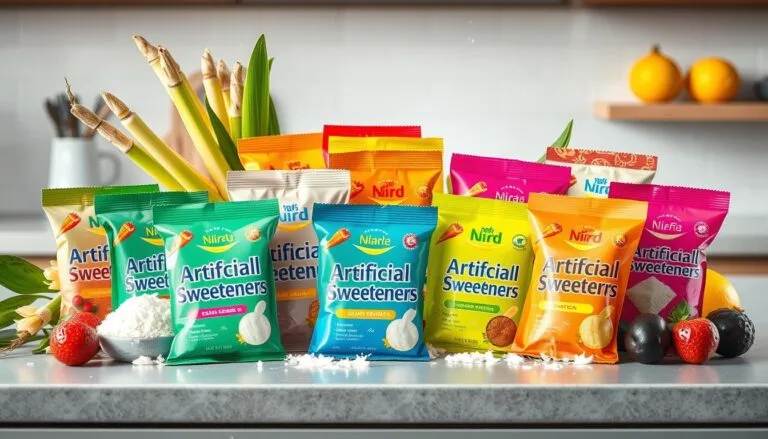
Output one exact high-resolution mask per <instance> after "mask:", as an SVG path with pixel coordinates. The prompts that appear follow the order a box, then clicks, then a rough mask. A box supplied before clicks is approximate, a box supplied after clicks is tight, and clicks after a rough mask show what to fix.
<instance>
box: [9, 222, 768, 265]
mask: <svg viewBox="0 0 768 439" xmlns="http://www.w3.org/2000/svg"><path fill="white" fill-rule="evenodd" d="M767 220H768V219H766V218H765V217H761V216H737V215H731V216H729V217H728V218H727V219H726V221H725V223H724V224H723V228H722V230H721V231H720V233H719V234H718V236H717V238H716V239H715V242H714V243H713V244H712V246H711V247H710V249H709V250H708V252H707V253H708V254H709V255H714V256H729V255H735V256H746V255H749V256H752V255H754V256H759V255H768V228H766V227H765V222H766V221H767ZM0 254H12V255H17V256H53V255H55V254H56V243H55V241H54V239H53V234H52V233H51V230H50V226H49V225H48V220H47V219H46V218H45V216H44V215H42V214H40V215H39V216H34V217H11V218H8V217H0Z"/></svg>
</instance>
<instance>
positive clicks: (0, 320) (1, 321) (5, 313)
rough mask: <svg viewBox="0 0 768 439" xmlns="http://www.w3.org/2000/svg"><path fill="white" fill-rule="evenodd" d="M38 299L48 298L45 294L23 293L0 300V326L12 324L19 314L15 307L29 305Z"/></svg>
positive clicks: (18, 317)
mask: <svg viewBox="0 0 768 439" xmlns="http://www.w3.org/2000/svg"><path fill="white" fill-rule="evenodd" d="M38 299H48V300H50V299H51V298H50V297H47V296H39V295H36V294H23V295H19V296H13V297H9V298H7V299H5V300H3V301H0V328H5V327H6V326H10V325H12V324H13V323H14V322H15V321H16V320H18V319H20V318H21V316H20V315H18V314H17V313H16V308H18V307H21V306H26V305H31V304H32V303H34V302H35V301H36V300H38Z"/></svg>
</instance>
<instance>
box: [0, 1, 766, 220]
mask: <svg viewBox="0 0 768 439" xmlns="http://www.w3.org/2000/svg"><path fill="white" fill-rule="evenodd" d="M766 23H768V11H760V10H751V11H740V10H695V9H669V10H668V9H656V10H648V9H631V10H606V9H599V10H588V9H571V8H516V7H509V8H507V7H501V8H493V7H490V8H489V7H478V8H471V7H445V8H434V7H402V8H401V7H341V6H329V7H274V6H272V7H226V8H208V7H206V8H194V7H184V8H176V9H173V10H172V9H168V8H139V7H136V8H93V9H90V8H71V9H67V8H61V9H47V8H29V9H19V10H17V9H3V10H0V59H3V60H5V62H4V63H3V64H2V67H0V133H2V136H0V214H6V213H29V212H38V211H39V207H38V206H39V190H40V188H41V187H43V186H44V185H45V183H46V180H47V169H48V162H47V160H48V154H49V152H48V148H49V143H50V138H51V136H52V129H51V127H50V124H49V122H48V121H47V119H46V117H45V114H44V111H43V107H42V102H43V99H44V98H45V97H46V96H49V95H52V94H53V93H56V92H58V91H61V90H62V85H63V77H64V76H67V77H68V78H69V79H70V81H71V82H72V84H73V86H74V87H75V89H76V91H77V92H78V93H80V94H81V95H82V97H83V98H84V99H83V100H84V102H85V103H87V104H91V103H92V102H93V100H94V98H95V97H96V94H97V93H98V92H100V91H102V90H109V91H111V92H113V93H115V94H116V95H117V96H120V97H121V98H123V99H124V100H125V101H126V102H127V103H128V104H129V105H130V106H131V107H133V108H134V109H135V110H136V111H137V112H139V113H140V114H141V115H142V117H143V118H144V119H145V120H146V121H147V122H148V123H149V124H150V126H152V127H153V128H154V129H155V130H157V131H158V132H163V131H164V130H166V128H167V126H168V114H169V105H170V104H169V102H168V100H167V98H166V96H165V94H164V93H163V90H162V88H161V86H160V84H159V82H158V81H157V79H156V77H155V75H154V73H153V72H152V71H151V69H150V68H148V67H147V66H146V63H145V62H144V61H143V58H142V57H141V55H140V54H139V53H138V51H137V50H136V49H135V47H134V45H133V42H132V41H131V38H130V37H131V35H132V34H143V35H144V36H146V37H147V38H148V39H149V40H150V41H152V42H154V43H162V44H164V45H166V46H168V47H169V48H170V49H171V50H172V51H173V53H174V56H175V57H176V58H177V60H179V62H180V63H181V65H182V67H183V68H184V69H185V70H186V71H191V70H194V69H197V68H198V65H199V57H200V54H201V52H202V50H203V48H206V47H208V48H210V49H211V50H212V51H213V53H214V55H215V56H216V57H217V58H225V59H226V60H227V62H228V63H229V64H230V65H231V64H232V62H233V61H234V60H235V59H238V60H240V61H241V62H243V63H247V59H248V56H249V55H250V51H251V49H252V46H253V43H254V42H255V40H256V38H257V37H258V36H259V34H261V33H265V34H266V35H267V39H268V44H269V49H270V55H272V56H274V57H276V61H275V67H274V70H273V75H272V88H273V92H274V94H275V98H276V101H277V104H278V107H279V110H278V111H279V112H280V115H281V123H282V126H283V129H284V131H286V132H308V131H313V130H319V129H320V127H321V126H322V124H323V123H326V122H332V123H391V124H403V123H420V124H422V125H423V126H424V133H425V135H430V136H442V137H445V142H446V148H447V150H448V151H449V152H453V151H471V152H473V153H477V154H488V155H502V156H508V157H519V158H524V159H535V158H537V157H538V156H540V155H541V153H542V151H543V147H544V146H545V145H546V144H547V143H548V142H550V141H551V140H553V139H554V138H555V137H556V136H557V135H558V134H559V132H560V130H561V129H562V127H563V125H564V124H565V122H566V121H567V120H568V119H570V118H575V119H576V125H575V132H574V137H573V144H574V145H577V146H578V145H581V146H585V147H596V148H608V149H618V150H628V151H636V152H645V153H654V154H658V155H660V156H661V160H660V169H659V173H658V177H657V180H656V181H658V182H660V183H668V184H687V185H701V186H708V187H723V188H727V189H730V190H731V191H732V192H733V211H734V214H736V215H760V214H768V205H766V203H764V202H762V201H759V202H758V201H756V200H766V199H768V173H766V172H764V170H763V168H764V167H765V164H766V162H767V161H768V148H766V140H765V139H766V138H768V125H767V124H650V123H616V122H606V121H602V120H598V119H595V118H594V117H593V116H592V103H593V101H594V100H597V99H603V100H627V99H631V94H630V92H629V90H628V87H627V85H626V74H627V70H628V69H629V67H630V65H631V63H632V62H633V61H634V60H635V59H636V58H638V57H639V56H642V55H643V54H644V53H646V52H647V50H648V47H649V46H650V45H651V44H652V43H655V42H659V43H661V44H662V47H663V48H664V50H665V51H667V52H668V53H670V54H671V55H672V56H674V57H675V58H676V59H677V60H678V62H679V63H680V64H681V65H682V66H683V67H686V66H688V65H690V63H691V62H693V61H695V60H696V59H697V58H700V57H704V56H708V55H719V56H723V57H726V58H729V59H731V60H732V61H733V62H734V63H736V64H737V66H738V68H739V69H740V71H741V72H742V74H743V76H744V77H745V78H749V79H750V80H752V79H753V78H757V77H760V76H763V75H766V74H768V26H766ZM101 147H102V148H103V149H104V150H105V151H111V149H112V147H111V146H110V145H106V144H102V146H101ZM123 163H124V178H123V180H122V182H123V183H130V182H145V181H147V178H146V176H144V175H142V172H141V171H140V170H138V169H136V167H135V166H133V165H132V164H131V163H130V162H129V161H128V160H123Z"/></svg>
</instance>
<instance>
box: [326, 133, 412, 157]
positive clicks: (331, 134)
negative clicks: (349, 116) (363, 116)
mask: <svg viewBox="0 0 768 439" xmlns="http://www.w3.org/2000/svg"><path fill="white" fill-rule="evenodd" d="M331 136H343V137H376V136H388V137H421V126H419V125H324V126H323V160H325V164H326V166H329V167H330V165H329V161H328V160H329V158H328V138H329V137H331Z"/></svg>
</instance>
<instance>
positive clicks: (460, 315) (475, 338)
mask: <svg viewBox="0 0 768 439" xmlns="http://www.w3.org/2000/svg"><path fill="white" fill-rule="evenodd" d="M433 205H434V206H435V207H437V209H438V223H437V229H436V230H435V233H434V234H433V235H432V246H431V248H430V251H429V266H428V271H427V298H426V308H425V309H426V312H425V316H426V330H425V337H426V341H427V342H428V343H431V344H432V345H434V346H437V347H440V348H444V349H446V350H447V351H449V352H465V351H486V350H493V351H499V352H509V351H510V347H511V345H512V343H513V342H514V340H515V333H516V332H517V325H518V323H519V321H520V312H521V310H522V309H523V303H524V302H525V295H526V292H527V290H528V282H529V280H530V273H531V266H532V265H533V252H532V248H531V240H530V234H531V228H530V225H529V222H528V206H527V205H526V204H523V203H513V202H509V201H502V200H495V199H488V198H472V197H464V196H458V195H447V194H440V193H436V194H434V198H433Z"/></svg>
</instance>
